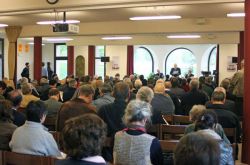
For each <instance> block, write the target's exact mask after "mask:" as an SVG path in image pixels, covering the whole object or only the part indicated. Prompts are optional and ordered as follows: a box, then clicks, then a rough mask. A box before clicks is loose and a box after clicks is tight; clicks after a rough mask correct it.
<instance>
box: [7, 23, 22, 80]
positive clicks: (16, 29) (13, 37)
mask: <svg viewBox="0 0 250 165" xmlns="http://www.w3.org/2000/svg"><path fill="white" fill-rule="evenodd" d="M5 31H6V35H7V38H8V40H9V49H8V65H9V67H8V68H9V79H10V80H13V79H14V76H15V75H14V74H15V67H16V42H17V38H18V37H19V35H20V33H21V31H22V27H21V26H9V27H6V28H5Z"/></svg>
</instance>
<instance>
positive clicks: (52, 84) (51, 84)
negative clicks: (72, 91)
mask: <svg viewBox="0 0 250 165" xmlns="http://www.w3.org/2000/svg"><path fill="white" fill-rule="evenodd" d="M56 85H57V81H56V80H54V79H51V80H49V86H50V87H52V88H55V87H56Z"/></svg>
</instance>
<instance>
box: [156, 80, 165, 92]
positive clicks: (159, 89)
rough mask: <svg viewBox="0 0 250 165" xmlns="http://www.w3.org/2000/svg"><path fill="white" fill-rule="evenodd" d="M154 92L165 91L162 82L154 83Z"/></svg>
mask: <svg viewBox="0 0 250 165" xmlns="http://www.w3.org/2000/svg"><path fill="white" fill-rule="evenodd" d="M154 92H155V93H162V94H164V93H165V86H164V84H162V83H158V84H156V85H155V87H154Z"/></svg>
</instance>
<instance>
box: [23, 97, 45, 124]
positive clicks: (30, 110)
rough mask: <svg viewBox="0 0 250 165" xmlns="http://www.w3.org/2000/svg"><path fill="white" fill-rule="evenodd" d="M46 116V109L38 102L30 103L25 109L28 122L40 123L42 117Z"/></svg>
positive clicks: (42, 103)
mask: <svg viewBox="0 0 250 165" xmlns="http://www.w3.org/2000/svg"><path fill="white" fill-rule="evenodd" d="M46 114H47V109H46V106H45V104H44V102H42V101H40V100H38V101H31V102H29V104H28V105H27V108H26V115H27V120H28V121H33V122H37V123H40V122H41V119H42V117H43V115H46Z"/></svg>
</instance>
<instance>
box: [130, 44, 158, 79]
mask: <svg viewBox="0 0 250 165" xmlns="http://www.w3.org/2000/svg"><path fill="white" fill-rule="evenodd" d="M153 72H154V59H153V56H152V54H151V52H150V51H149V50H148V49H147V48H145V47H139V48H137V49H136V50H135V54H134V73H136V74H138V75H144V77H145V78H147V77H148V76H149V75H150V73H153Z"/></svg>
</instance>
